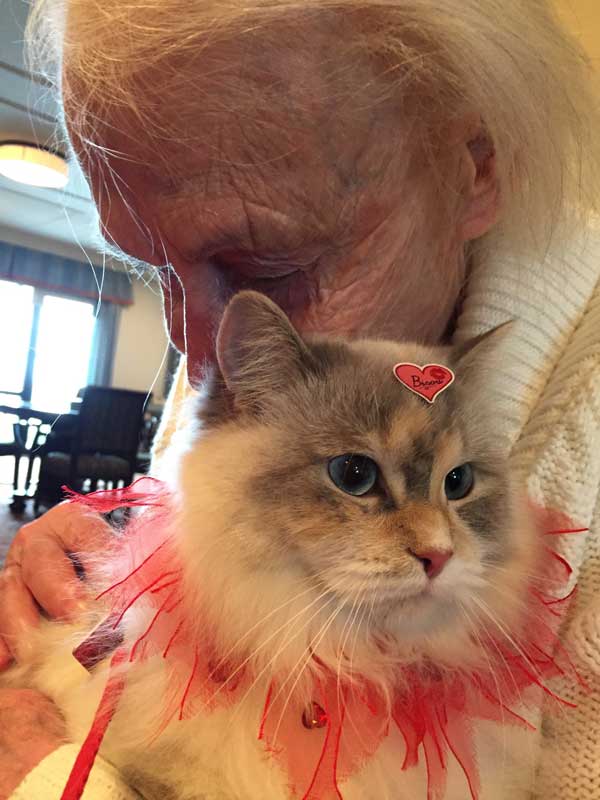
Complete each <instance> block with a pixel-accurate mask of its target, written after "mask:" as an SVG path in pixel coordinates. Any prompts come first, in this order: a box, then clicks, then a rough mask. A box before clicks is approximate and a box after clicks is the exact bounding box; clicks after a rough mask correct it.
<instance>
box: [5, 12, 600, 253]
mask: <svg viewBox="0 0 600 800" xmlns="http://www.w3.org/2000/svg"><path fill="white" fill-rule="evenodd" d="M557 5H558V8H559V11H560V13H561V14H562V16H563V17H564V19H565V22H566V23H567V25H568V27H569V28H571V30H573V31H574V32H575V33H576V34H577V35H578V36H579V37H580V38H581V40H582V42H583V44H584V45H585V47H586V48H587V50H588V52H589V54H590V56H591V57H592V59H594V60H597V61H598V64H599V65H600V0H557ZM0 7H1V10H0V140H7V139H26V140H30V141H31V140H34V141H37V142H39V143H40V144H46V145H48V144H54V145H55V146H56V145H60V144H61V141H62V136H61V133H60V124H59V121H58V118H59V109H58V106H57V103H56V100H55V98H54V96H53V92H52V88H51V87H49V86H48V85H47V84H45V83H44V81H43V80H41V79H39V78H37V77H35V76H32V75H31V74H30V73H29V71H28V70H27V68H26V66H25V63H24V60H23V30H24V27H25V21H26V18H27V12H28V4H27V0H0ZM96 232H97V223H96V215H95V210H94V205H93V203H92V200H91V198H90V194H89V190H88V187H87V185H86V182H85V179H84V178H83V176H82V174H81V171H80V170H79V168H78V167H77V165H76V164H71V176H70V179H69V183H68V184H67V186H66V188H65V189H64V190H54V189H36V188H33V187H26V186H22V185H20V184H17V183H14V182H13V181H10V180H8V179H6V178H3V177H2V176H0V239H4V240H6V241H9V242H12V243H15V244H19V243H27V244H28V245H29V246H33V247H36V246H38V247H40V248H42V249H48V250H52V251H54V252H57V253H60V254H62V255H70V256H72V257H75V258H79V259H83V258H84V256H83V253H82V250H81V247H80V245H82V246H83V247H84V248H85V249H86V251H87V253H88V255H90V256H91V257H92V259H93V260H96V258H97V254H96V251H95V247H94V241H95V237H96V235H97V233H96Z"/></svg>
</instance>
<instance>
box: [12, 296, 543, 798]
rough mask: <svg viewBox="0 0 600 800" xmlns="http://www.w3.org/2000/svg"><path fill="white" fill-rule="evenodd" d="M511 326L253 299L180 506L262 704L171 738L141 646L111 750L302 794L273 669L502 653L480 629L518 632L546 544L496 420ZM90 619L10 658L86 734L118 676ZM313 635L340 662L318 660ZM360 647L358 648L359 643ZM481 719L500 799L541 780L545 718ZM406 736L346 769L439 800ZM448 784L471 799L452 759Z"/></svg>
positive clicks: (136, 777) (361, 789)
mask: <svg viewBox="0 0 600 800" xmlns="http://www.w3.org/2000/svg"><path fill="white" fill-rule="evenodd" d="M498 338H499V337H498V336H497V335H496V336H494V335H493V334H492V335H491V336H487V337H482V338H481V340H478V341H476V342H473V343H471V344H470V345H468V346H465V347H463V348H455V349H451V348H426V347H422V346H419V345H414V344H406V343H404V344H399V343H394V342H389V341H366V340H364V341H355V342H345V341H331V340H318V341H309V342H305V341H302V340H301V339H300V338H299V337H298V335H297V334H296V332H295V331H294V330H293V328H292V326H291V325H290V323H289V322H288V320H287V319H286V318H285V316H284V315H283V314H282V313H281V312H280V311H279V310H278V309H277V308H276V307H275V306H274V305H273V304H272V303H270V301H268V300H266V299H265V298H263V297H261V296H260V295H256V294H254V293H248V292H246V293H242V294H240V295H238V296H237V297H236V298H234V300H233V301H232V302H231V304H230V306H229V308H228V309H227V311H226V314H225V317H224V321H223V322H222V324H221V328H220V331H219V336H218V341H217V353H218V361H219V366H220V369H219V371H218V372H217V373H216V374H215V376H214V377H213V379H212V380H209V381H208V383H207V386H206V389H205V391H204V393H203V396H202V397H201V399H200V401H199V407H198V408H199V410H198V412H197V414H198V419H199V424H197V425H196V426H195V427H196V430H195V433H194V434H193V440H192V442H191V444H190V446H189V447H188V448H187V449H186V451H185V452H183V453H182V454H181V457H180V458H179V456H178V460H179V461H180V468H179V471H178V474H177V477H176V478H175V480H174V483H175V489H176V491H177V492H178V493H179V496H180V497H181V499H182V503H181V511H180V513H179V515H178V516H177V518H176V519H174V520H173V525H174V529H175V530H176V531H177V534H178V536H179V541H180V547H181V551H182V554H183V563H184V565H185V571H186V575H185V579H186V585H187V598H186V603H187V605H188V609H189V613H192V614H193V613H194V610H195V609H197V610H198V615H199V618H205V617H206V615H207V614H208V616H209V617H210V621H211V622H212V623H213V624H214V625H215V628H216V631H217V642H216V646H217V649H218V651H220V652H223V653H230V654H231V656H230V657H231V659H232V660H233V661H234V662H235V661H236V660H237V661H238V662H241V661H243V660H244V659H246V658H248V657H249V658H250V662H249V663H250V665H251V667H252V669H253V673H254V674H255V675H259V674H261V672H262V677H261V678H260V679H259V680H258V681H257V683H256V685H255V687H254V688H253V689H252V690H251V691H250V692H249V693H248V695H247V696H246V698H245V700H244V702H243V703H242V704H241V705H234V707H233V708H221V709H216V710H214V711H212V712H211V713H209V714H206V715H203V714H199V715H197V716H196V717H194V718H192V719H189V720H184V721H181V722H174V723H172V724H171V725H170V726H169V727H168V728H167V729H166V730H165V731H164V733H163V734H162V735H161V736H160V737H158V738H157V739H155V740H154V741H153V742H151V743H149V739H151V734H152V733H153V732H154V731H155V730H156V726H157V720H158V719H159V717H160V709H161V702H162V688H163V686H164V681H165V679H166V676H165V672H164V669H165V667H164V662H163V661H162V660H160V659H157V660H155V661H150V662H149V663H146V664H143V665H134V667H133V668H132V669H131V674H130V675H129V676H128V682H127V688H126V690H125V694H124V696H123V699H122V701H121V703H120V705H119V709H118V712H117V714H116V716H115V718H114V720H113V722H112V724H111V726H110V728H109V731H108V734H107V737H106V740H105V743H104V745H103V749H102V751H101V752H102V754H103V755H104V756H105V757H106V758H108V759H109V760H110V761H112V763H113V764H115V765H116V766H117V767H118V768H119V769H120V770H121V771H123V773H124V774H125V775H127V776H130V778H131V780H132V782H133V783H137V784H138V785H139V786H140V788H141V790H142V792H143V793H144V797H146V798H156V800H158V799H159V798H160V800H167V798H170V797H173V798H180V799H181V800H186V799H187V798H194V800H200V799H202V800H217V799H218V800H265V798H267V799H268V798H272V799H273V800H283V799H284V798H288V796H289V794H288V792H287V790H286V788H285V785H286V784H285V775H284V774H283V772H282V771H281V770H280V768H279V767H278V766H277V764H276V763H275V762H274V761H273V760H272V759H269V758H266V757H265V753H264V747H263V745H262V743H260V742H258V741H257V736H256V732H257V719H258V718H259V717H260V713H261V710H262V708H263V704H264V699H265V693H266V691H267V687H268V685H269V682H270V679H271V675H272V674H278V675H286V674H292V675H293V678H294V680H295V679H296V678H297V679H298V680H297V683H296V688H295V691H296V692H297V693H298V695H299V696H301V697H303V696H304V695H306V697H307V699H310V691H311V687H312V686H313V679H314V672H315V670H316V671H318V670H319V668H320V667H319V662H320V663H321V664H324V665H327V666H328V667H330V668H331V670H332V671H333V672H334V673H337V672H338V671H339V672H340V674H341V676H342V678H343V676H344V674H346V672H347V671H348V670H352V673H353V674H354V675H355V676H356V675H363V676H365V677H366V678H367V679H368V680H369V681H370V682H372V683H374V684H376V685H378V686H380V687H381V688H382V690H383V691H389V690H391V689H392V688H393V686H394V680H395V677H394V676H395V674H396V671H397V668H398V665H401V664H407V663H420V662H422V661H424V660H429V661H431V662H433V663H434V664H436V665H438V666H439V667H440V668H441V669H444V668H445V667H448V668H454V667H461V666H469V665H482V661H483V659H484V656H483V654H482V652H481V650H480V648H479V647H478V645H477V636H475V637H473V636H472V635H471V632H472V631H473V629H474V628H475V629H477V628H478V627H481V628H487V629H490V628H493V625H494V623H493V622H492V621H491V620H490V618H489V617H488V616H487V615H486V614H484V613H483V612H482V609H483V608H487V609H489V611H490V613H491V615H493V616H495V617H496V618H497V619H498V620H499V621H500V624H501V626H502V627H503V628H504V629H505V630H513V629H516V630H518V625H519V622H518V619H519V604H520V602H521V600H522V597H523V593H524V591H525V584H526V581H527V576H528V575H529V574H530V572H531V571H532V570H533V564H534V559H535V543H534V536H533V535H532V526H531V525H530V522H529V520H528V516H527V513H526V512H525V510H524V507H522V506H521V504H520V502H519V500H518V499H517V494H516V492H515V490H514V489H513V487H512V485H511V479H510V474H509V466H508V462H507V460H506V454H505V452H504V450H503V445H502V442H501V439H500V437H499V435H498V430H497V426H496V425H495V415H496V414H497V409H496V408H495V401H494V392H493V390H492V389H491V388H490V386H489V385H488V379H489V377H490V376H491V375H493V365H494V358H495V351H496V350H497V342H496V339H498ZM399 361H407V362H413V363H417V364H424V363H432V362H433V363H442V364H446V365H448V366H450V367H452V368H453V369H454V370H455V372H456V381H455V383H454V384H453V385H452V386H451V387H450V388H449V389H447V390H446V391H445V392H443V393H442V394H441V395H439V397H438V398H437V399H436V401H435V403H434V404H433V405H429V404H427V403H426V402H425V401H423V400H422V399H421V398H419V397H416V396H415V395H414V394H412V393H411V392H409V391H408V390H406V389H405V388H404V387H403V386H402V385H401V384H400V383H399V382H398V381H397V380H396V378H395V377H394V375H393V366H394V364H395V363H397V362H399ZM344 453H363V454H367V455H369V456H371V457H372V458H373V459H374V460H375V461H376V462H377V464H378V465H379V467H380V470H381V474H382V476H383V481H382V485H381V487H380V488H379V489H378V490H377V491H376V492H374V493H371V494H369V495H366V496H364V497H353V496H350V495H348V494H345V493H343V492H342V491H340V490H339V489H338V488H337V487H336V486H335V485H334V484H333V483H332V481H331V479H330V478H329V476H328V472H327V464H328V461H329V459H330V458H332V457H333V456H336V455H340V454H344ZM465 462H470V463H472V464H473V465H474V469H475V486H474V488H473V491H472V492H471V494H470V495H468V496H467V497H466V498H465V499H463V500H459V501H456V502H448V501H447V500H446V498H445V495H444V490H443V486H444V477H445V475H446V474H447V473H448V472H449V471H450V470H451V469H453V468H454V467H456V466H458V465H460V464H463V463H465ZM424 547H430V548H431V547H432V548H442V549H444V548H452V549H453V551H454V555H453V557H452V558H451V560H450V561H449V563H448V564H447V565H446V567H445V569H444V570H443V572H442V573H441V574H440V575H439V576H438V577H437V578H435V579H434V580H433V581H431V582H430V581H429V580H428V579H427V577H426V576H425V573H424V570H423V567H422V564H421V563H420V562H419V561H418V560H417V559H416V558H415V557H414V556H413V555H412V553H411V552H409V551H410V550H412V551H413V552H414V551H418V550H419V548H424ZM422 590H426V591H425V593H424V594H423V593H420V592H422ZM294 597H296V599H294ZM317 598H320V599H317ZM336 608H337V609H338V610H339V613H338V614H337V616H335V617H334V618H333V619H331V611H332V609H336ZM328 620H329V624H328V625H326V624H325V623H326V622H327V621H328ZM89 624H90V623H89V622H87V623H82V624H81V625H75V626H62V625H59V624H57V623H49V624H47V625H46V626H45V627H44V628H43V629H42V631H41V633H40V639H39V642H38V647H37V657H35V658H34V661H33V662H32V664H31V665H25V667H20V668H19V669H18V670H15V671H14V672H13V674H12V676H10V675H9V680H11V681H12V682H13V684H14V683H15V682H16V683H19V682H21V683H22V682H23V681H24V680H26V681H27V683H28V684H30V685H34V686H36V687H38V688H40V689H42V691H44V692H46V693H47V694H48V695H50V696H51V697H52V698H53V699H54V700H55V701H56V702H57V703H58V705H59V706H60V708H61V709H62V710H63V712H64V714H65V718H66V720H67V724H68V729H69V735H70V737H71V738H72V739H73V740H74V741H81V740H82V738H83V737H84V736H85V734H86V732H87V730H88V727H89V725H90V722H91V720H92V717H93V714H94V711H95V708H96V705H97V703H98V700H99V696H100V693H101V690H102V685H103V683H104V681H105V677H106V664H104V665H100V666H99V667H97V668H96V669H95V670H94V671H93V674H92V675H91V676H89V675H88V674H87V673H86V672H85V671H84V670H83V669H82V668H81V667H80V666H79V665H78V664H77V663H76V662H75V661H74V659H73V658H72V656H71V655H70V652H71V650H72V646H73V642H74V641H79V640H81V638H83V636H82V630H84V629H89ZM86 625H87V628H86ZM142 628H143V626H142ZM494 632H495V633H498V632H499V631H498V630H496V631H494ZM349 641H351V642H352V647H351V648H349V647H348V646H347V645H348V642H349ZM382 641H385V647H384V648H382V647H381V642H382ZM309 648H312V651H313V652H314V653H315V655H316V656H317V657H318V661H316V660H314V659H310V658H308V659H307V658H306V654H307V653H309V652H310V650H309ZM348 649H351V651H352V656H351V659H348V658H347V657H345V658H340V653H341V652H342V651H344V650H348ZM25 673H26V676H25ZM292 683H294V681H291V682H290V686H291V684H292ZM475 734H476V740H477V748H478V760H479V764H480V772H481V776H482V784H483V792H482V798H483V800H500V798H506V797H511V798H512V800H519V798H525V797H528V796H529V794H528V793H529V789H530V785H531V769H532V759H531V758H530V757H529V756H530V751H531V749H532V748H531V744H532V743H531V742H523V741H521V738H522V737H523V736H527V735H528V734H524V733H523V732H521V731H519V730H518V729H516V728H511V729H510V731H509V734H508V736H507V734H506V731H505V730H503V729H502V726H500V725H498V724H495V723H483V722H482V723H480V724H479V725H477V726H476V731H475ZM509 740H510V744H509V743H508V742H509ZM403 752H404V744H403V741H402V738H401V736H400V734H399V733H398V732H395V733H391V734H390V736H389V737H388V738H387V739H385V740H384V741H383V743H382V744H381V746H380V747H379V750H378V751H377V753H376V755H375V756H374V757H373V758H372V759H371V760H370V761H369V762H368V764H367V765H366V767H365V768H363V769H362V770H361V771H360V772H358V773H357V774H356V775H354V776H352V777H351V778H350V779H349V780H348V781H346V782H345V783H344V784H343V786H342V790H343V795H344V800H386V799H387V800H419V798H425V797H426V789H425V782H424V780H425V779H424V769H423V768H422V765H420V766H419V767H418V768H414V769H411V770H409V771H407V772H402V771H401V770H400V765H401V764H402V760H403ZM446 797H447V798H448V800H466V798H467V797H468V791H467V786H466V783H465V780H464V777H463V776H462V774H461V773H460V770H459V769H458V767H457V766H456V765H455V764H452V763H450V765H449V785H448V790H447V794H446Z"/></svg>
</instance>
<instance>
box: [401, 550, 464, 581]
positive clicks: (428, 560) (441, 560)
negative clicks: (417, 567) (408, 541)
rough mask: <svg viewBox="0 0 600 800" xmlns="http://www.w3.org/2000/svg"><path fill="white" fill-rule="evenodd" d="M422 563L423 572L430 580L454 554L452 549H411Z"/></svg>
mask: <svg viewBox="0 0 600 800" xmlns="http://www.w3.org/2000/svg"><path fill="white" fill-rule="evenodd" d="M411 552H412V554H413V555H414V556H415V557H416V558H418V559H419V561H420V562H421V564H423V569H424V570H425V574H426V575H427V577H428V578H429V579H430V580H433V579H434V578H436V577H437V576H438V575H439V574H440V572H441V571H442V570H443V569H444V567H445V566H446V564H447V563H448V561H450V559H451V558H452V556H453V555H454V551H453V550H427V549H424V550H419V551H418V552H416V551H411Z"/></svg>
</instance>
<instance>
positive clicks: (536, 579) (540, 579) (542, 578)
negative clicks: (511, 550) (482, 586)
mask: <svg viewBox="0 0 600 800" xmlns="http://www.w3.org/2000/svg"><path fill="white" fill-rule="evenodd" d="M482 566H483V567H484V569H485V570H486V571H489V572H502V573H504V574H506V575H511V576H512V575H513V570H511V569H509V568H508V567H503V566H502V565H500V564H492V563H490V562H485V561H484V562H483V563H482ZM519 572H520V574H521V575H522V577H523V578H528V579H529V580H530V581H531V582H532V583H536V584H538V583H539V584H542V583H548V584H550V585H551V586H554V587H556V589H560V588H561V586H562V582H561V581H560V580H558V579H556V578H549V577H548V576H547V575H543V574H541V573H538V572H529V571H526V570H519Z"/></svg>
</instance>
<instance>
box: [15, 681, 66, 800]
mask: <svg viewBox="0 0 600 800" xmlns="http://www.w3.org/2000/svg"><path fill="white" fill-rule="evenodd" d="M64 741H65V726H64V720H63V718H62V716H61V714H60V712H59V711H58V709H57V708H56V706H55V705H54V703H52V701H51V700H49V699H48V698H47V697H45V696H44V695H43V694H40V692H36V691H34V690H33V689H1V690H0V800H5V798H7V797H9V796H10V794H11V793H12V792H13V791H14V789H16V788H17V786H18V785H19V784H20V783H21V781H22V780H23V778H24V777H25V776H26V775H27V774H28V773H29V772H31V770H32V769H34V768H35V767H36V766H37V765H38V764H39V762H40V761H41V760H42V759H43V758H45V757H46V756H47V755H49V754H50V753H52V752H53V751H54V750H56V748H57V747H59V746H60V745H61V744H62V743H63V742H64Z"/></svg>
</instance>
